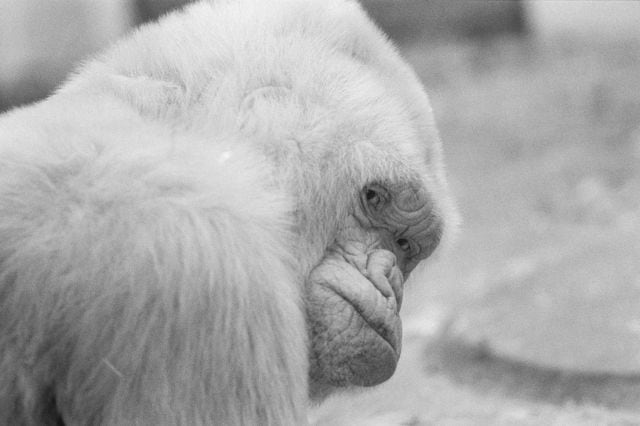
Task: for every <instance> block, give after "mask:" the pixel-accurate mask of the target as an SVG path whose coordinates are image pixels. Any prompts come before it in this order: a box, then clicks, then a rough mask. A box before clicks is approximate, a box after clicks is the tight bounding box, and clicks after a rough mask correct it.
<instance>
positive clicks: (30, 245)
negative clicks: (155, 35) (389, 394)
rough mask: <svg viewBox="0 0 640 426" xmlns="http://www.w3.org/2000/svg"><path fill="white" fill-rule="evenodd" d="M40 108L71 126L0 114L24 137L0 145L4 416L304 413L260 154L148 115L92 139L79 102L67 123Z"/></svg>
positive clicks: (279, 232)
mask: <svg viewBox="0 0 640 426" xmlns="http://www.w3.org/2000/svg"><path fill="white" fill-rule="evenodd" d="M41 108H51V115H52V116H53V118H52V120H51V123H49V124H48V125H50V126H52V127H51V129H50V130H51V134H52V135H56V134H57V135H60V137H61V138H62V137H67V138H68V139H66V140H60V141H46V142H45V143H40V142H37V140H38V135H35V134H34V135H32V136H33V138H32V139H33V142H31V141H29V131H28V130H27V131H25V130H24V129H21V130H18V129H12V128H11V123H12V122H19V123H20V122H22V123H24V122H25V121H28V119H29V116H28V115H25V116H20V114H29V113H30V112H29V111H17V112H15V113H14V117H13V118H14V120H12V119H11V117H10V118H9V119H8V120H6V121H5V124H6V125H7V126H8V127H9V128H6V127H5V128H4V129H2V128H0V132H4V135H5V136H7V137H6V138H5V139H4V140H5V141H8V140H11V139H12V138H13V137H14V136H16V138H15V140H19V143H16V144H14V145H12V144H11V143H10V142H9V143H5V144H4V145H3V146H0V153H1V155H0V241H1V242H2V244H0V347H3V348H8V349H3V351H2V358H1V359H0V423H2V424H16V422H18V423H24V424H49V423H50V422H53V421H54V420H53V419H55V415H56V413H59V414H60V415H61V416H62V418H63V419H65V421H66V422H67V424H69V423H70V424H189V425H198V424H225V425H240V424H261V425H276V424H278V425H280V424H303V423H304V422H305V421H306V419H305V417H304V412H305V410H306V392H307V385H306V377H307V370H308V368H307V351H306V341H305V339H306V337H305V336H306V331H305V329H304V324H305V322H304V318H303V312H302V308H301V307H302V303H301V301H300V298H301V295H300V294H299V292H300V291H301V289H300V286H299V285H297V284H296V282H295V277H294V276H293V274H292V272H291V271H292V265H293V261H292V260H291V252H290V248H289V247H291V245H292V243H291V241H290V239H289V235H288V234H287V232H288V230H289V223H288V219H287V217H288V214H289V213H290V212H289V204H288V200H286V199H284V198H283V197H282V196H281V195H280V194H278V193H274V191H273V190H272V189H269V188H268V187H266V186H265V182H267V180H266V179H264V177H265V175H264V172H265V170H264V168H265V166H264V164H262V163H261V162H260V161H258V160H255V159H252V157H251V156H250V155H248V153H247V152H243V150H242V149H241V148H239V147H237V146H236V147H234V148H231V149H224V148H223V147H221V146H220V145H219V144H218V145H213V144H207V143H202V142H200V141H199V140H197V139H196V138H194V140H180V141H175V140H173V139H172V137H171V136H169V134H170V132H168V131H167V132H165V129H162V128H157V127H156V126H155V125H153V126H151V125H149V126H146V127H145V126H144V125H141V124H140V123H135V124H136V128H139V129H140V130H136V131H133V132H132V131H131V129H126V130H125V131H123V132H121V133H120V132H118V131H117V130H115V129H114V130H113V131H112V132H111V133H110V135H111V137H112V139H113V140H112V141H106V142H105V141H104V138H102V140H101V139H98V138H95V139H92V136H93V135H92V132H94V131H96V132H100V126H101V123H99V122H97V123H96V122H95V121H96V120H95V119H92V118H90V117H89V116H91V115H92V111H91V107H90V106H88V107H86V108H88V110H89V111H86V110H83V109H79V110H78V111H77V114H79V115H82V114H87V115H88V116H87V117H86V120H87V121H88V122H90V123H91V125H88V126H87V128H86V134H84V135H77V134H76V135H74V136H69V135H66V136H64V135H65V132H64V126H65V123H64V120H62V119H61V120H56V117H55V116H56V114H57V112H56V111H59V110H60V108H63V106H62V105H56V104H55V103H53V104H52V105H49V106H47V105H44V106H42V107H41ZM125 109H126V108H125ZM42 113H43V111H42V110H40V111H37V112H36V114H39V115H42ZM67 115H71V116H73V115H74V114H67ZM92 120H93V122H92ZM131 120H133V121H136V120H138V118H132V119H131ZM7 122H8V124H7ZM119 125H120V126H122V125H124V127H125V128H126V121H125V122H124V123H123V122H122V121H120V122H119ZM57 126H59V127H57ZM101 135H104V133H101ZM18 137H19V139H18ZM73 138H78V140H79V143H77V144H76V143H75V142H74V140H73ZM80 139H81V140H80ZM87 140H89V141H92V140H93V142H91V143H87V142H86V141H87ZM194 144H201V145H202V146H201V147H199V149H196V150H194V149H181V148H180V147H181V146H184V147H190V148H193V145H194ZM190 152H193V153H197V155H196V154H190ZM16 366H19V367H18V368H16ZM54 395H55V397H54ZM238 401H242V402H243V403H242V404H239V403H238Z"/></svg>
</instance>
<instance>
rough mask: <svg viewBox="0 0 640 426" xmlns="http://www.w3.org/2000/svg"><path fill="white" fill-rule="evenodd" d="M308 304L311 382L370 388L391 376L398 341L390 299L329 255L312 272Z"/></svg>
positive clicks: (395, 307) (393, 304)
mask: <svg viewBox="0 0 640 426" xmlns="http://www.w3.org/2000/svg"><path fill="white" fill-rule="evenodd" d="M307 303H308V305H307V314H308V317H309V318H308V324H309V329H310V330H309V331H310V338H311V359H310V361H311V366H310V369H311V372H310V374H311V380H312V381H313V382H317V383H323V384H327V385H331V386H340V387H343V386H348V385H356V386H372V385H376V384H379V383H382V382H384V381H385V380H387V379H388V378H390V377H391V376H392V375H393V373H394V371H395V369H396V366H397V363H398V358H399V356H400V350H401V340H402V324H401V321H400V317H399V315H398V305H397V302H396V297H395V295H393V294H392V295H388V294H387V295H385V294H383V293H381V292H380V290H379V289H378V288H376V286H375V285H374V284H373V283H372V282H371V281H369V280H368V279H367V278H365V277H364V276H363V275H362V274H361V273H360V272H359V271H358V270H357V269H356V268H355V267H353V266H352V265H350V264H349V263H347V262H345V261H344V260H343V259H341V258H340V257H339V256H334V257H329V258H327V259H325V261H324V262H323V263H322V264H320V265H319V266H318V267H316V269H314V271H313V272H312V274H311V276H310V278H309V283H308V294H307Z"/></svg>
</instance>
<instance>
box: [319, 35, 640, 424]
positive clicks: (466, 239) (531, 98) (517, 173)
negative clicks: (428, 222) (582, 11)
mask: <svg viewBox="0 0 640 426" xmlns="http://www.w3.org/2000/svg"><path fill="white" fill-rule="evenodd" d="M403 51H404V54H405V57H406V58H407V59H408V60H409V61H410V62H411V63H412V64H413V65H414V66H415V68H416V70H417V72H418V73H419V75H420V77H421V78H422V79H423V81H424V82H425V85H426V86H427V88H428V90H429V92H430V94H431V98H432V103H433V107H434V111H435V114H436V117H437V120H438V122H439V124H440V128H441V134H442V138H443V140H444V144H445V153H446V157H447V162H448V169H449V174H450V179H451V182H452V186H453V189H454V192H455V193H456V195H457V197H458V200H459V205H460V209H461V212H462V215H463V217H464V223H463V226H462V228H461V233H460V237H459V239H458V242H457V244H456V245H455V247H454V248H453V249H452V250H451V251H450V252H449V253H447V254H444V255H442V256H441V257H442V258H441V259H440V260H439V262H435V263H432V264H429V265H427V268H426V269H425V271H422V272H421V273H419V274H416V275H414V276H413V277H412V278H411V279H410V281H409V283H408V287H409V288H408V289H407V294H406V296H405V300H406V301H407V303H406V305H405V307H404V308H403V309H404V318H405V339H404V352H403V356H402V359H401V362H400V366H399V369H398V372H397V373H396V375H395V376H394V378H392V379H391V380H390V381H389V382H388V383H386V384H384V385H382V386H379V387H377V388H375V389H373V390H366V391H363V392H362V393H360V394H358V395H340V396H338V397H334V398H333V399H331V400H329V401H328V402H327V403H326V404H324V405H323V406H321V407H320V408H318V409H317V410H316V411H315V413H314V418H313V420H314V421H315V422H316V423H317V424H318V425H372V426H375V425H430V424H437V425H440V424H445V425H448V424H461V425H467V424H469V425H476V424H477V425H487V424H491V425H494V424H497V425H554V424H555V425H572V424H580V425H582V424H586V425H591V424H593V425H603V424H611V425H634V424H640V262H638V261H637V260H638V259H639V258H640V215H639V214H638V213H639V212H640V43H638V42H633V41H624V40H609V41H601V40H600V41H597V42H595V41H594V40H587V39H556V40H554V41H552V42H545V43H539V42H536V41H534V40H522V39H518V40H514V39H502V40H497V41H492V42H484V43H471V42H447V43H444V42H440V44H438V45H429V44H427V43H414V44H413V45H411V46H407V47H405V48H404V49H403Z"/></svg>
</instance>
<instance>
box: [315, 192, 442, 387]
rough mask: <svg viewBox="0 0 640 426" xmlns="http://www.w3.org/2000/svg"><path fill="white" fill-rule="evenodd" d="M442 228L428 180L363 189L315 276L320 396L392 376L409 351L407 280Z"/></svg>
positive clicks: (316, 367)
mask: <svg viewBox="0 0 640 426" xmlns="http://www.w3.org/2000/svg"><path fill="white" fill-rule="evenodd" d="M441 232H442V226H441V221H440V220H439V218H438V216H437V214H436V212H435V211H434V209H433V203H431V201H430V199H429V195H428V194H427V192H426V190H425V189H424V187H423V186H422V184H421V183H420V182H411V183H372V184H369V185H366V186H365V187H364V188H363V189H362V191H361V193H360V197H359V199H358V200H357V202H356V203H354V206H353V211H352V213H351V215H350V216H349V217H348V218H347V219H346V221H345V224H344V226H343V227H342V228H341V229H340V230H339V231H338V235H337V237H336V239H335V241H334V243H333V244H332V245H331V246H330V247H329V248H328V249H327V251H326V255H325V257H324V259H323V260H322V261H321V262H320V264H319V265H318V266H317V267H316V268H315V269H314V270H313V271H312V273H311V275H310V277H309V280H308V283H307V292H308V295H307V303H308V309H307V311H308V317H309V327H310V334H311V385H312V386H311V393H312V395H313V396H314V397H316V398H321V397H322V396H323V395H325V394H327V393H330V391H331V388H333V387H344V386H349V385H356V386H372V385H376V384H379V383H381V382H383V381H385V380H387V379H388V378H389V377H391V375H392V374H393V372H394V371H395V369H396V365H397V363H398V359H399V356H400V351H401V341H402V325H401V320H400V315H399V313H400V307H401V305H402V294H403V283H404V280H405V279H406V278H407V277H408V275H409V273H410V272H411V271H412V270H413V269H414V268H415V266H416V265H417V264H418V262H420V261H421V260H423V259H425V258H427V257H428V256H429V255H430V254H431V253H432V252H433V250H434V249H435V248H436V246H437V245H438V243H439V241H440V236H441Z"/></svg>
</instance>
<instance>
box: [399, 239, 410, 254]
mask: <svg viewBox="0 0 640 426" xmlns="http://www.w3.org/2000/svg"><path fill="white" fill-rule="evenodd" d="M396 244H397V245H398V247H400V250H402V251H404V252H408V251H410V250H411V243H410V242H409V240H407V239H406V238H398V239H397V240H396Z"/></svg>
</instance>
